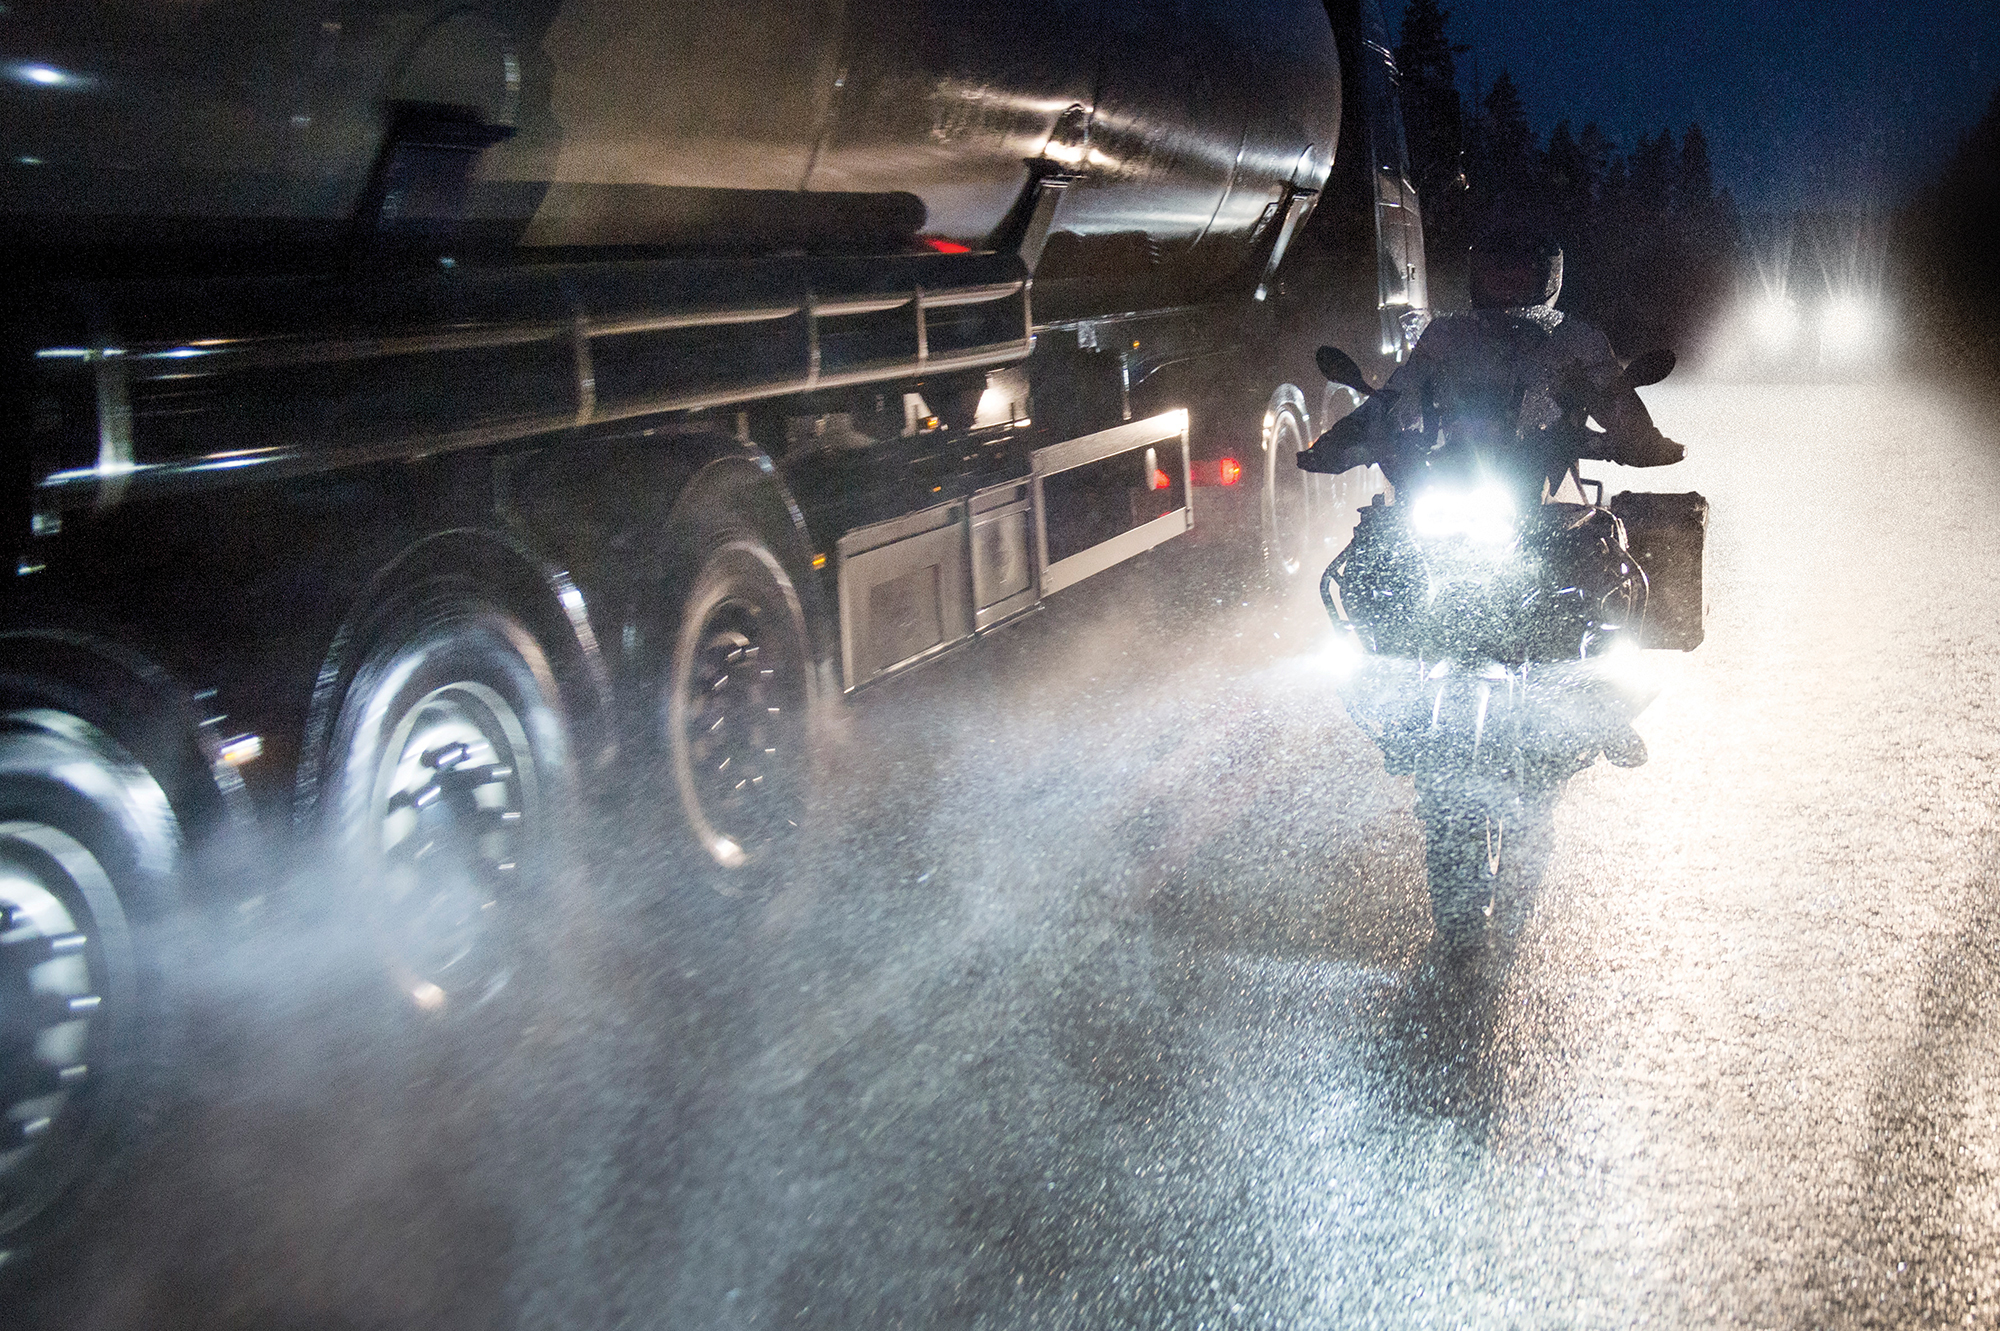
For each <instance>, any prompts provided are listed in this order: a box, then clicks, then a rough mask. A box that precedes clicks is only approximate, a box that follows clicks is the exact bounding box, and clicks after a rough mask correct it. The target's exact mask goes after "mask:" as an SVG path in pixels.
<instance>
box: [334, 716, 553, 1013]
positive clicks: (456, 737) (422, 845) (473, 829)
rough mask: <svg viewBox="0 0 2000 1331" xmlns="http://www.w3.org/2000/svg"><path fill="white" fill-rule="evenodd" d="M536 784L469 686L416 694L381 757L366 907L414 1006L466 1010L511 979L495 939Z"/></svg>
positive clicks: (517, 723) (513, 726)
mask: <svg viewBox="0 0 2000 1331" xmlns="http://www.w3.org/2000/svg"><path fill="white" fill-rule="evenodd" d="M536 778H537V773H536V771H535V766H534V757H533V751H532V749H531V748H530V746H529V743H528V738H527V732H526V729H525V727H524V726H523V725H522V723H521V719H520V717H519V716H518V715H517V714H516V712H515V711H514V709H513V707H512V706H510V705H509V704H508V703H507V701H506V700H505V699H503V698H502V697H501V696H500V695H499V694H498V693H496V692H495V691H494V690H492V689H490V688H487V687H486V686H485V685H483V684H478V683H473V682H470V681H467V682H461V683H456V684H450V685H446V686H444V687H442V688H438V689H434V690H432V691H431V692H430V693H427V694H425V695H424V697H423V698H421V699H419V700H418V702H417V703H416V704H415V705H414V706H413V707H411V708H410V709H409V711H408V712H407V713H406V714H405V715H404V717H403V719H402V720H401V721H400V722H399V723H398V725H397V727H396V729H395V731H394V732H393V734H392V735H391V737H390V741H389V743H388V744H387V745H386V746H385V747H384V750H383V757H382V762H381V766H380V768H379V770H378V773H377V776H376V781H375V791H374V799H373V802H372V805H371V807H372V808H373V809H374V810H375V814H376V817H375V827H374V829H373V831H374V835H375V839H376V842H375V846H374V847H373V849H374V851H375V853H376V856H377V869H378V873H377V878H378V881H377V884H376V888H377V894H378V900H377V902H376V903H375V904H376V908H377V911H378V914H379V917H380V918H379V920H378V924H379V927H380V928H381V929H382V930H383V932H384V933H385V934H386V935H387V940H386V941H387V942H388V946H389V950H390V955H391V957H392V959H393V964H394V965H395V967H396V969H397V971H398V975H397V978H398V981H399V982H400V983H401V984H402V986H403V988H404V990H405V992H406V993H408V994H409V996H410V998H411V999H412V1001H414V1002H415V1003H416V1004H417V1005H418V1006H419V1007H423V1008H430V1009H434V1008H440V1007H443V1006H445V1005H446V1003H447V1002H452V1003H459V1002H465V1003H470V1004H472V1005H474V1006H476V1005H478V1004H481V1003H484V1002H487V1001H488V1000H490V999H492V998H493V997H494V996H496V995H497V994H498V993H499V992H500V991H501V990H502V989H504V988H505V987H506V986H507V983H508V981H509V980H510V979H511V978H512V974H513V970H512V964H511V962H510V961H509V959H508V958H507V956H506V954H505V953H506V949H505V947H504V944H503V942H502V935H503V933H504V931H505V929H506V927H507V926H508V924H509V923H510V921H509V919H508V910H509V907H510V906H511V905H513V904H514V903H513V900H512V898H513V897H514V895H515V893H516V890H517V889H516V884H518V883H519V882H520V881H521V880H522V878H523V876H524V874H525V873H526V872H527V867H528V866H527V863H526V862H527V860H528V857H529V856H530V855H531V854H532V853H533V837H534V836H535V835H536V832H537V830H538V829H536V828H535V827H533V826H532V823H533V811H534V808H535V801H536Z"/></svg>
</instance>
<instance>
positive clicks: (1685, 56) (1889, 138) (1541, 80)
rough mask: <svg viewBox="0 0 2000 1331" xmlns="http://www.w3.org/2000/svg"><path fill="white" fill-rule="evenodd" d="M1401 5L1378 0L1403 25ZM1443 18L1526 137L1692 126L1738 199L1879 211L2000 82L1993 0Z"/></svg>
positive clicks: (1573, 7)
mask: <svg viewBox="0 0 2000 1331" xmlns="http://www.w3.org/2000/svg"><path fill="white" fill-rule="evenodd" d="M1403 4H1404V0H1384V9H1385V11H1386V13H1387V17H1388V19H1389V26H1390V30H1391V32H1393V33H1395V34H1397V35H1398V36H1400V34H1401V32H1402V11H1403ZM1445 7H1446V8H1448V9H1450V11H1451V21H1450V23H1449V25H1448V30H1449V31H1450V32H1451V33H1452V34H1454V36H1455V38H1456V40H1458V41H1460V42H1463V43H1467V44H1469V45H1471V46H1472V48H1473V50H1472V52H1471V53H1470V54H1468V55H1465V56H1462V57H1460V60H1459V72H1460V84H1461V86H1462V87H1463V88H1464V89H1465V90H1466V91H1467V92H1468V93H1470V91H1471V78H1472V62H1473V60H1474V59H1475V58H1476V59H1477V60H1478V64H1479V75H1480V77H1481V79H1482V80H1484V81H1485V82H1487V83H1491V81H1492V79H1493V76H1494V75H1495V74H1497V73H1499V71H1500V70H1501V69H1502V68H1506V69H1508V70H1510V71H1511V72H1512V74H1513V76H1514V81H1515V83H1516V84H1518V85H1519V86H1520V88H1521V92H1522V96H1523V97H1524V99H1525V100H1526V102H1527V105H1528V114H1529V118H1530V119H1531V120H1532V121H1533V123H1534V126H1535V129H1536V131H1537V132H1538V133H1540V134H1543V135H1546V134H1547V133H1548V131H1549V129H1550V128H1551V127H1552V126H1553V125H1554V124H1555V122H1556V121H1557V120H1558V119H1559V118H1561V117H1564V116H1567V117H1569V119H1570V121H1571V122H1572V124H1573V125H1574V126H1575V127H1576V128H1577V129H1579V130H1580V129H1582V127H1583V124H1584V122H1585V121H1589V120H1595V121H1597V123H1598V124H1599V125H1600V126H1601V127H1602V128H1603V129H1604V131H1605V133H1607V134H1608V135H1610V136H1611V137H1612V138H1613V139H1614V140H1615V141H1617V143H1618V144H1619V147H1620V148H1621V149H1626V148H1629V147H1630V146H1631V145H1632V143H1633V142H1634V140H1636V139H1637V138H1638V136H1639V135H1640V134H1641V133H1644V132H1649V131H1652V130H1657V129H1659V128H1660V127H1661V126H1670V127H1672V129H1673V130H1674V132H1675V133H1676V134H1679V133H1680V131H1682V130H1683V129H1685V128H1686V127H1687V126H1688V124H1689V123H1690V122H1692V121H1700V122H1701V126H1702V128H1703V130H1705V131H1706V132H1707V134H1708V136H1709V144H1710V148H1711V151H1712V152H1713V154H1714V158H1715V167H1716V177H1717V180H1718V181H1719V183H1721V184H1724V185H1727V186H1728V187H1729V188H1730V189H1732V190H1733V191H1735V193H1736V196H1737V198H1738V200H1739V201H1740V202H1741V203H1742V204H1743V206H1744V207H1745V208H1748V209H1766V208H1768V209H1784V210H1790V209H1794V208H1870V207H1875V208H1881V207H1891V206H1894V204H1895V203H1896V201H1897V198H1898V197H1899V195H1900V194H1901V193H1902V192H1903V191H1905V190H1907V189H1908V188H1909V187H1910V185H1911V184H1913V183H1915V182H1918V181H1921V180H1922V179H1924V178H1925V177H1927V175H1928V174H1929V173H1931V172H1933V171H1935V170H1936V169H1937V167H1938V166H1939V165H1940V164H1941V163H1942V162H1943V160H1944V158H1945V157H1946V156H1948V155H1949V154H1950V152H1951V149H1952V148H1953V147H1955V146H1956V144H1957V143H1958V140H1959V137H1960V136H1961V135H1962V134H1964V132H1965V131H1966V130H1967V129H1969V128H1971V126H1972V124H1973V122H1974V121H1976V120H1977V119H1978V118H1979V116H1980V114H1981V113H1982V112H1983V111H1984V110H1985V108H1986V105H1987V102H1988V100H1989V99H1990V98H1991V97H1992V95H1993V91H1994V88H1995V87H1996V86H2000V0H1934V2H1933V3H1925V4H1911V5H1907V6H1905V5H1891V4H1861V3H1853V2H1852V0H1833V2H1831V3H1828V2H1826V0H1793V2H1792V3H1789V4H1772V3H1767V2H1766V0H1731V2H1729V3H1722V2H1719V0H1700V2H1699V3H1683V4H1680V5H1667V4H1644V3H1633V2H1632V0H1595V2H1594V3H1584V2H1583V0H1547V2H1546V3H1540V4H1523V3H1508V0H1456V3H1449V2H1447V4H1446V6H1445Z"/></svg>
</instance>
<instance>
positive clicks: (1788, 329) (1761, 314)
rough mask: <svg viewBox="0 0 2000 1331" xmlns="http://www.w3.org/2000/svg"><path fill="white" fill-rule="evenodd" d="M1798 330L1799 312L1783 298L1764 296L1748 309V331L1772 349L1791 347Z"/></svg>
mask: <svg viewBox="0 0 2000 1331" xmlns="http://www.w3.org/2000/svg"><path fill="white" fill-rule="evenodd" d="M1798 330H1799V312H1798V311H1797V310H1796V309H1794V308H1792V303H1791V302H1790V301H1789V300H1786V299H1785V298H1784V297H1783V296H1765V297H1764V298H1763V299H1761V300H1759V301H1758V302H1757V303H1756V304H1754V305H1752V306H1751V307H1750V331H1751V332H1753V333H1755V334H1756V335H1757V340H1758V341H1759V342H1761V343H1763V344H1764V345H1765V346H1767V347H1771V348H1774V349H1777V348H1783V347H1786V346H1789V345H1791V341H1792V338H1793V336H1794V335H1796V334H1797V333H1798Z"/></svg>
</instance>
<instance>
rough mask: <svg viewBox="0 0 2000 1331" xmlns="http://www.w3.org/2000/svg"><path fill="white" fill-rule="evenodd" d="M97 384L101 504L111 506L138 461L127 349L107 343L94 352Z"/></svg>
mask: <svg viewBox="0 0 2000 1331" xmlns="http://www.w3.org/2000/svg"><path fill="white" fill-rule="evenodd" d="M90 361H91V366H92V371H93V376H94V378H95V379H96V384H97V465H96V466H95V467H93V468H91V469H90V472H89V473H88V474H89V475H90V476H91V477H93V478H94V479H95V480H96V481H97V482H98V486H97V506H98V507H99V508H110V507H111V506H112V505H113V504H116V503H117V502H118V501H119V500H120V499H123V498H124V497H125V488H126V486H128V485H130V484H131V483H132V473H133V471H134V470H135V469H136V463H135V459H134V456H133V452H132V384H131V378H130V375H129V374H128V373H127V370H126V364H125V353H124V352H123V351H121V350H119V349H117V348H116V347H107V348H102V349H99V350H95V351H92V352H91V353H90Z"/></svg>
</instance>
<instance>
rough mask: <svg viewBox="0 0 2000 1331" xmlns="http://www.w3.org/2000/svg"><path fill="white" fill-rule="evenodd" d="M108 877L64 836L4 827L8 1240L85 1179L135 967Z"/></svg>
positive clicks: (1, 1052)
mask: <svg viewBox="0 0 2000 1331" xmlns="http://www.w3.org/2000/svg"><path fill="white" fill-rule="evenodd" d="M93 898H95V899H96V901H98V902H99V903H104V904H107V905H108V906H109V908H110V909H111V910H112V911H113V912H114V914H115V912H116V905H115V903H116V896H115V893H114V892H113V890H112V887H111V884H110V880H109V879H108V877H107V876H106V875H105V872H104V869H103V866H102V865H101V864H99V862H98V860H97V857H96V856H95V855H93V854H92V853H91V852H90V851H89V850H88V849H87V848H85V847H84V846H83V845H82V844H81V843H79V842H77V841H76V840H75V839H74V838H72V837H70V836H69V835H68V834H67V833H65V832H63V831H61V830H60V829H58V828H55V827H51V826H49V825H47V824H44V823H39V822H32V821H23V822H10V823H5V824H0V1234H5V1233H7V1232H9V1231H11V1230H12V1229H14V1228H15V1227H16V1226H18V1225H19V1224H21V1223H23V1222H25V1221H26V1220H28V1219H30V1218H32V1217H33V1216H34V1215H35V1214H37V1213H38V1212H40V1211H41V1210H42V1209H43V1208H44V1207H45V1206H47V1205H48V1203H49V1202H50V1201H52V1200H53V1199H54V1198H55V1197H56V1196H57V1195H59V1194H60V1193H61V1192H62V1191H63V1190H64V1189H65V1188H66V1187H68V1186H69V1185H70V1183H71V1182H73V1181H74V1180H75V1178H76V1177H77V1176H78V1175H79V1174H80V1173H81V1172H82V1169H83V1166H84V1164H85V1162H86V1160H87V1156H88V1151H89V1146H88V1142H89V1138H90V1137H91V1135H92V1134H93V1132H94V1131H95V1130H96V1128H97V1126H98V1120H99V1118H100V1114H99V1113H98V1106H99V1105H100V1104H101V1103H102V1102H103V1100H104V1097H105V1095H106V1094H108V1092H109V1090H110V1081H111V1077H110V1075H109V1074H110V1073H112V1072H113V1071H114V1065H113V1060H112V1050H111V1049H110V1048H109V1047H108V1046H109V1045H110V1043H111V1037H112V1029H113V1026H114V1025H115V1023H116V1022H118V1021H119V1020H120V1019H122V1017H123V1016H124V1014H123V1013H122V1012H121V1011H120V1009H121V1007H122V1006H123V1000H124V999H125V998H126V997H127V996H128V994H129V988H130V985H129V981H130V978H131V976H130V968H131V959H130V955H129V949H128V948H127V947H126V946H125V943H124V921H123V919H122V918H117V919H100V918H99V916H98V914H97V912H95V911H93V909H92V899H93Z"/></svg>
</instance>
